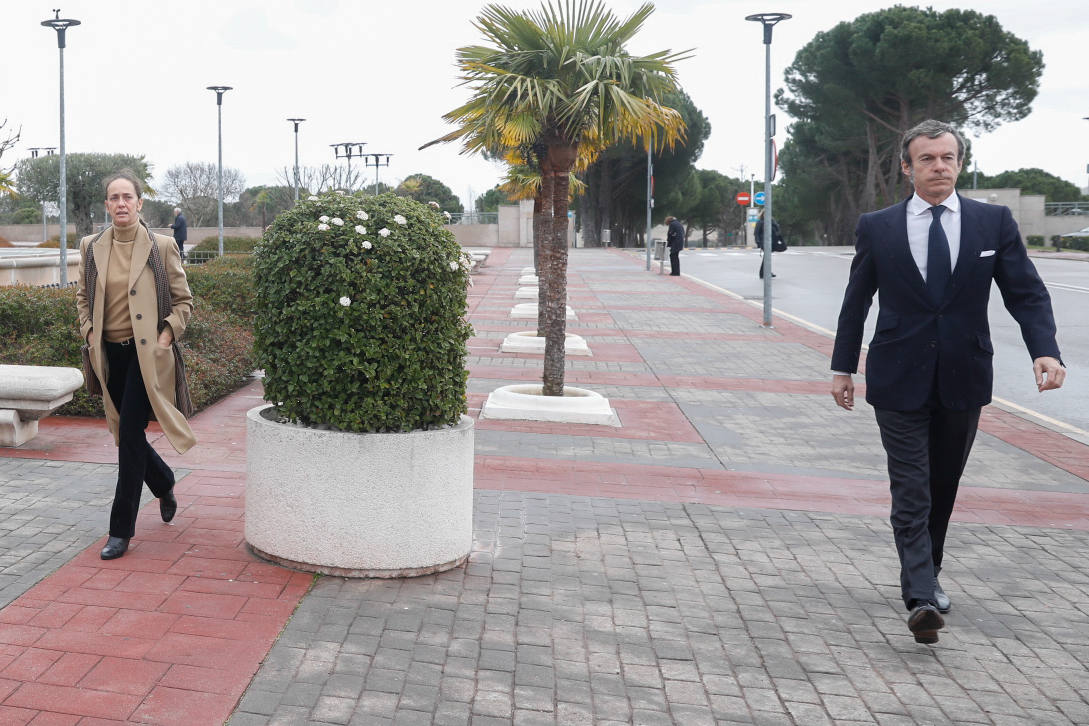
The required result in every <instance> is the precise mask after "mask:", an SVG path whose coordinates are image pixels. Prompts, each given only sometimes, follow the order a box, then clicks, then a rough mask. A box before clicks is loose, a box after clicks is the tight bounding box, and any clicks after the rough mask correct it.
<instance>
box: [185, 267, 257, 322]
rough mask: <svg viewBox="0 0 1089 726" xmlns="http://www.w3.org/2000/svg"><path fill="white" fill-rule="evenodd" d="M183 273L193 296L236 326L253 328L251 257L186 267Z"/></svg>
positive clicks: (253, 296) (253, 294) (253, 302)
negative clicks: (232, 320) (223, 315)
mask: <svg viewBox="0 0 1089 726" xmlns="http://www.w3.org/2000/svg"><path fill="white" fill-rule="evenodd" d="M185 271H186V275H187V276H188V278H189V289H190V290H192V291H193V295H194V296H196V297H199V298H201V299H202V300H203V301H204V302H205V304H207V305H210V306H211V307H214V308H216V309H217V310H219V311H221V312H223V313H225V314H226V315H228V316H229V317H233V318H235V324H241V325H245V326H246V327H247V328H252V327H253V314H254V310H255V306H256V296H255V292H254V289H253V257H251V256H250V255H232V256H231V257H217V258H215V259H212V260H209V261H208V262H207V263H206V264H203V265H199V266H190V267H187V268H186V270H185Z"/></svg>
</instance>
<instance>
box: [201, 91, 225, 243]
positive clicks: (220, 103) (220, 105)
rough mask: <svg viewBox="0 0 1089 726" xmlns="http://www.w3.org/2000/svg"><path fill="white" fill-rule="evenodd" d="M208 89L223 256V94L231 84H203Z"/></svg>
mask: <svg viewBox="0 0 1089 726" xmlns="http://www.w3.org/2000/svg"><path fill="white" fill-rule="evenodd" d="M205 88H207V89H208V90H209V91H215V92H216V109H218V110H217V114H218V116H219V121H218V124H217V127H216V128H217V129H218V135H219V191H218V193H217V195H216V196H217V198H218V200H219V256H220V257H222V256H223V94H224V93H226V92H227V91H230V90H231V86H205Z"/></svg>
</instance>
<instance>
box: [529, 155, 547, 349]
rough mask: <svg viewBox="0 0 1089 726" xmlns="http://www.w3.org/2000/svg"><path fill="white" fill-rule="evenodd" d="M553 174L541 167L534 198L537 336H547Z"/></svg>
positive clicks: (534, 268) (534, 269)
mask: <svg viewBox="0 0 1089 726" xmlns="http://www.w3.org/2000/svg"><path fill="white" fill-rule="evenodd" d="M551 195H552V175H551V174H549V173H546V172H545V170H544V167H543V166H542V167H541V188H540V190H538V192H537V196H536V197H534V198H533V271H534V272H535V273H536V274H537V337H538V338H544V337H545V325H544V309H545V306H546V301H547V300H548V276H547V275H545V274H544V271H543V267H544V264H545V258H546V249H545V248H546V247H547V244H548V236H549V233H550V231H551V229H552V225H551V222H552V196H551Z"/></svg>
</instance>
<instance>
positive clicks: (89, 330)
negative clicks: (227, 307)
mask: <svg viewBox="0 0 1089 726" xmlns="http://www.w3.org/2000/svg"><path fill="white" fill-rule="evenodd" d="M142 197H143V188H142V185H141V184H140V181H139V180H138V179H137V178H136V176H135V175H133V174H131V173H128V172H119V173H117V174H114V175H112V176H110V177H109V178H107V179H106V208H107V209H108V210H109V213H110V219H112V220H113V225H112V226H110V227H108V228H106V229H105V230H104V231H103V232H101V233H99V234H98V235H94V236H88V237H84V238H83V239H82V240H81V241H80V255H81V259H82V260H84V261H85V263H84V264H81V265H80V276H79V287H78V289H77V291H76V307H77V310H78V312H79V325H80V334H81V335H82V336H83V339H84V340H86V341H87V344H88V346H89V353H90V357H91V361H92V366H93V367H94V375H95V376H96V377H97V378H98V380H99V382H100V383H101V386H102V391H103V392H104V393H103V396H102V404H103V407H104V408H105V410H106V423H107V425H108V426H109V429H110V433H112V434H113V437H114V443H115V444H117V488H116V490H115V492H114V499H113V508H112V509H111V511H110V536H109V539H108V540H107V541H106V546H105V547H104V548H103V549H102V553H101V554H102V559H104V560H112V559H115V558H117V557H120V556H121V555H123V554H125V551H126V550H128V546H129V539H131V538H132V536H133V535H134V534H135V531H136V514H137V512H138V511H139V509H140V494H141V491H142V490H143V485H144V482H147V485H148V488H149V489H151V493H152V494H154V495H155V496H156V497H157V498H158V499H159V512H160V514H161V516H162V519H163V521H164V522H169V521H170V520H171V519H173V518H174V514H175V512H176V511H177V509H178V500H177V499H176V498H175V497H174V472H173V471H172V470H171V469H170V467H169V466H167V464H166V462H164V461H163V460H162V458H161V457H160V456H159V454H158V453H157V452H156V451H155V449H153V448H152V447H151V444H149V443H148V441H147V436H146V434H145V430H146V429H147V424H148V420H149V416H150V415H151V414H152V413H154V415H155V420H156V421H158V422H159V425H160V426H161V427H162V430H163V433H164V434H165V435H166V438H167V439H168V440H169V441H170V443H171V445H172V446H173V447H174V449H175V450H177V452H178V453H179V454H183V453H185V452H186V451H188V450H189V449H190V448H191V447H192V446H193V444H195V443H196V439H195V438H194V436H193V431H192V429H190V428H189V422H188V421H186V420H185V416H184V415H183V414H182V413H181V411H179V410H178V408H177V401H176V400H175V380H174V374H175V358H174V351H173V348H172V344H173V342H174V339H175V338H178V337H181V335H182V333H184V332H185V326H186V324H187V323H188V321H189V316H190V314H191V313H192V312H193V295H192V294H191V293H190V291H189V284H188V282H187V281H186V279H185V270H184V268H183V267H182V264H181V256H180V255H179V253H178V248H177V246H176V244H175V243H174V242H173V241H172V240H171V239H170V238H169V237H166V236H163V235H156V234H153V233H152V232H151V231H150V230H149V229H148V228H147V225H146V224H144V221H143V220H142V219H140V209H141V208H142V207H143V205H144V201H143V198H142ZM167 293H169V296H170V299H171V307H170V312H169V314H168V315H166V316H165V317H164V318H163V319H160V317H159V309H160V308H159V301H160V296H162V298H163V299H164V300H165V299H166V297H165V296H166V294H167ZM164 307H165V302H164Z"/></svg>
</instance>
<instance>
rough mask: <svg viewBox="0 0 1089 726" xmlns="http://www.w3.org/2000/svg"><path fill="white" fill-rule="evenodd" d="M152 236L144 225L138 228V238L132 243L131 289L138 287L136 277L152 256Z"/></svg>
mask: <svg viewBox="0 0 1089 726" xmlns="http://www.w3.org/2000/svg"><path fill="white" fill-rule="evenodd" d="M151 245H152V242H151V237H150V236H149V235H148V231H147V230H146V229H145V228H144V226H143V225H140V227H139V228H137V230H136V239H135V240H134V241H133V243H132V265H131V266H130V267H129V289H130V290H131V289H133V288H134V287H136V279H137V278H138V277H140V273H141V272H143V271H144V268H145V267H147V260H148V257H150V256H151Z"/></svg>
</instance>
